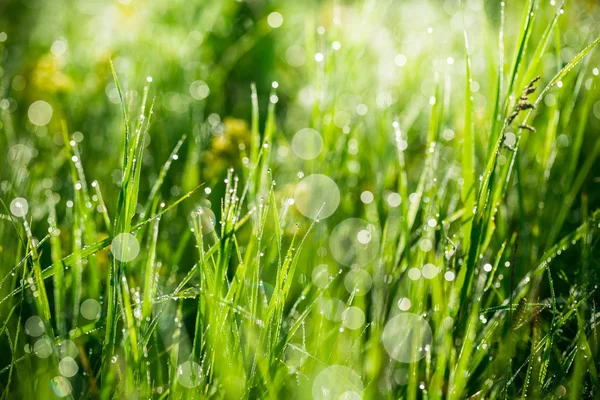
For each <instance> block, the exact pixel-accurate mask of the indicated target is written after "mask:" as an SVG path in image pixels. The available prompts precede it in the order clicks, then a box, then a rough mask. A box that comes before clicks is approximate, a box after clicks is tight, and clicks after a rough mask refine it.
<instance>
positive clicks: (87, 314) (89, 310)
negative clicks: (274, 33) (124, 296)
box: [80, 299, 102, 321]
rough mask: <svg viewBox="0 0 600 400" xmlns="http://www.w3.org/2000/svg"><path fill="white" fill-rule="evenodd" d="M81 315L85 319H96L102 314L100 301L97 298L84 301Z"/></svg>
mask: <svg viewBox="0 0 600 400" xmlns="http://www.w3.org/2000/svg"><path fill="white" fill-rule="evenodd" d="M80 310H81V315H83V317H84V318H85V319H89V320H92V321H93V320H95V319H96V318H98V317H99V316H100V312H101V311H102V308H101V307H100V303H98V301H97V300H95V299H87V300H85V301H84V302H83V303H81V307H80Z"/></svg>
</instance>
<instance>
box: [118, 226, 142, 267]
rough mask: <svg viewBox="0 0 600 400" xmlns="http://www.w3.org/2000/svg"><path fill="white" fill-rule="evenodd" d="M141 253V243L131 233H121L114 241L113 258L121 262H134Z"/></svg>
mask: <svg viewBox="0 0 600 400" xmlns="http://www.w3.org/2000/svg"><path fill="white" fill-rule="evenodd" d="M139 252H140V243H139V242H138V240H137V239H136V237H135V236H134V235H132V234H131V233H120V234H118V235H117V236H115V238H114V239H113V241H112V253H113V256H114V257H115V258H116V259H117V260H119V261H122V262H129V261H133V260H135V258H136V257H137V256H138V254H139Z"/></svg>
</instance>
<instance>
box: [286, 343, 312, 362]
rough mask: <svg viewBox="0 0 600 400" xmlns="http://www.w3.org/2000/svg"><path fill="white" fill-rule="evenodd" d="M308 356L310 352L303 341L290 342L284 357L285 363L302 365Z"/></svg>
mask: <svg viewBox="0 0 600 400" xmlns="http://www.w3.org/2000/svg"><path fill="white" fill-rule="evenodd" d="M307 357H308V353H307V352H306V349H305V348H304V346H303V345H302V344H301V343H290V344H288V345H287V346H286V347H285V354H284V359H285V363H286V364H287V365H288V366H290V367H294V368H299V367H301V366H302V365H303V364H304V362H305V361H306V358H307Z"/></svg>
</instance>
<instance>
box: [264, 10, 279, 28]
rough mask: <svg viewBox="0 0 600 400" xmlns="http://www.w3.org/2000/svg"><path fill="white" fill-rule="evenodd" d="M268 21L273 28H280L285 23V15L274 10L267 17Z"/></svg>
mask: <svg viewBox="0 0 600 400" xmlns="http://www.w3.org/2000/svg"><path fill="white" fill-rule="evenodd" d="M267 22H268V23H269V26H270V27H271V28H279V27H280V26H281V25H282V24H283V15H281V14H280V13H278V12H272V13H271V14H269V16H268V17H267Z"/></svg>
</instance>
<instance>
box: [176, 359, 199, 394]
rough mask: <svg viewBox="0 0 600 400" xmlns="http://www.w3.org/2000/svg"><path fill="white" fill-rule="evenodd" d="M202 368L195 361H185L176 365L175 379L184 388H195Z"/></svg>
mask: <svg viewBox="0 0 600 400" xmlns="http://www.w3.org/2000/svg"><path fill="white" fill-rule="evenodd" d="M201 377H202V368H201V367H200V365H199V364H198V363H197V362H194V361H186V362H184V363H183V364H180V365H179V367H177V381H178V382H179V384H180V385H181V386H184V387H186V388H195V387H196V386H198V385H200V380H201Z"/></svg>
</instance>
